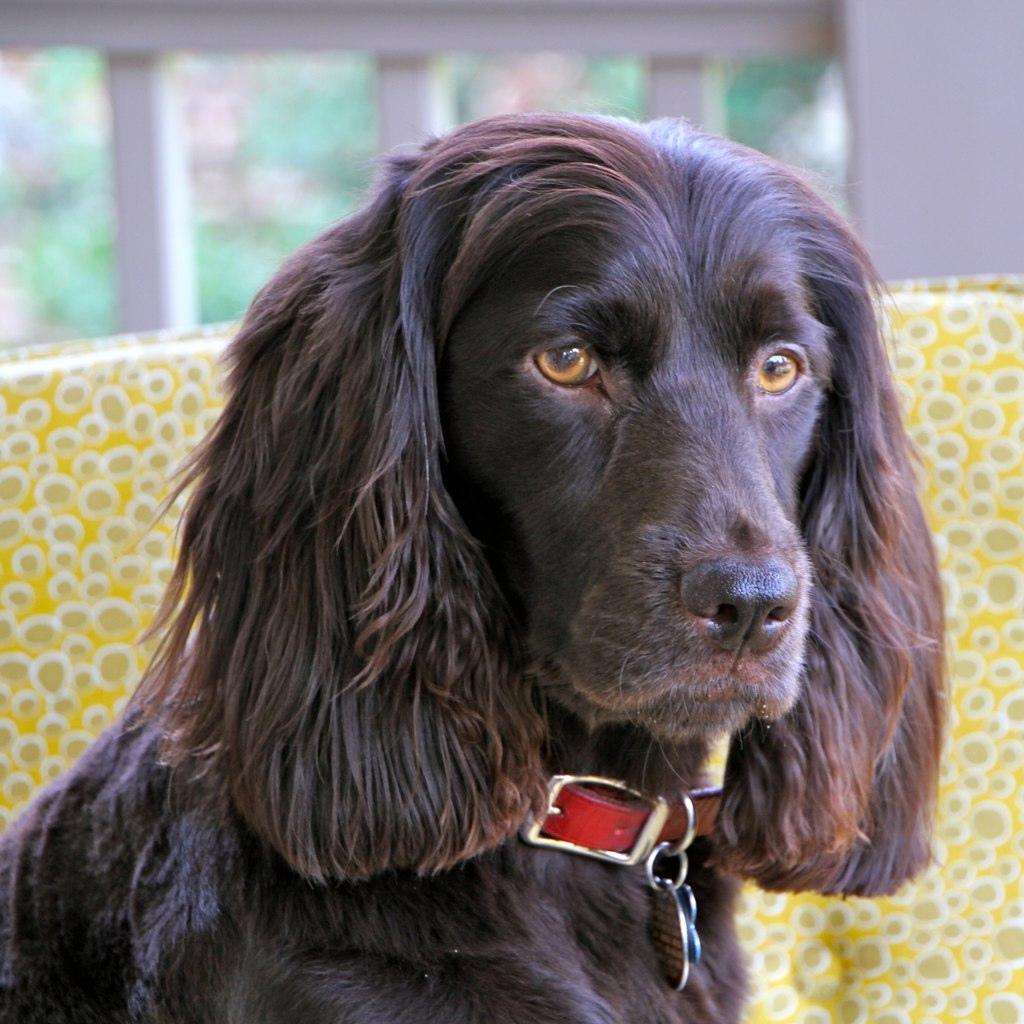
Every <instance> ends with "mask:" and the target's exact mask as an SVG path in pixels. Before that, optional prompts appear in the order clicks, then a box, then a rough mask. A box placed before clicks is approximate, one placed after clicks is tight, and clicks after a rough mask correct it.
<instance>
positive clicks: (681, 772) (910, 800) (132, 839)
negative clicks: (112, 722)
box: [0, 115, 944, 1024]
mask: <svg viewBox="0 0 1024 1024" xmlns="http://www.w3.org/2000/svg"><path fill="white" fill-rule="evenodd" d="M872 286H873V281H872V273H871V270H870V268H869V265H868V261H867V259H866V257H865V255H864V253H863V251H862V250H861V249H860V247H859V246H858V245H857V243H856V242H855V241H854V240H853V238H852V237H851V236H850V233H849V231H848V230H847V228H846V227H845V226H844V225H843V223H842V222H841V220H840V218H839V217H838V216H837V215H836V214H835V213H833V212H832V211H831V210H830V209H829V208H828V207H827V206H826V205H825V204H824V203H823V202H822V201H821V200H820V199H819V198H818V197H817V196H816V195H815V194H814V193H813V192H812V191H811V190H810V189H809V188H808V187H807V186H806V185H805V184H804V183H803V182H802V181H801V180H800V179H799V178H797V177H796V176H794V175H793V174H792V173H791V172H789V171H787V170H786V169H784V168H783V167H781V166H779V165H778V164H776V163H773V162H772V161H770V160H768V159H766V158H764V157H761V156H759V155H757V154H755V153H753V152H751V151H749V150H746V149H744V148H743V147H741V146H738V145H734V144H732V143H729V142H725V141H723V140H721V139H717V138H714V137H711V136H708V135H705V134H702V133H700V132H697V131H694V130H692V129H690V128H689V127H687V126H686V125H685V124H682V123H679V122H674V121H667V120H666V121H655V122H652V123H651V124H648V125H636V124H633V123H630V122H627V121H623V120H617V119H612V118H602V117H570V116H555V115H529V116H509V117H498V118H492V119H488V120H485V121H481V122H477V123H474V124H471V125H468V126H465V127H463V128H461V129H459V130H458V131H456V132H454V133H453V134H451V135H450V136H447V137H444V138H440V139H435V140H432V141H431V142H429V143H427V144H426V145H425V146H424V147H423V148H422V150H421V151H420V152H418V153H416V154H414V155H402V156H392V157H390V158H388V159H387V161H386V162H385V168H384V175H383V178H382V180H381V182H380V183H379V185H378V187H377V189H376V191H375V193H374V195H373V196H372V198H371V199H370V201H369V202H368V204H367V205H366V206H365V207H364V208H363V209H362V210H361V211H360V212H358V213H357V214H355V215H354V216H352V217H350V218H349V219H348V220H346V221H344V222H342V223H341V224H339V225H337V226H335V227H333V228H331V229H330V230H329V231H327V232H326V233H324V234H323V235H322V236H320V237H319V238H317V239H316V240H315V241H313V242H311V243H310V244H309V245H307V246H306V247H305V248H304V249H303V250H301V251H300V252H299V253H297V254H296V255H295V256H293V257H292V258H291V259H290V260H289V261H288V262H287V263H286V265H285V266H284V267H283V268H282V270H281V271H280V272H279V273H278V275H277V276H276V277H275V278H274V279H273V281H272V282H271V283H270V284H269V285H267V287H266V288H265V289H264V290H263V291H262V292H261V293H260V295H259V296H258V297H257V298H256V300H255V302H254V303H253V306H252V308H251V309H250V311H249V313H248V315H247V317H246V319H245V322H244V324H243V326H242V329H241V331H240V333H239V335H238V337H237V338H236V339H235V341H234V343H233V344H232V346H231V349H230V351H229V353H228V362H229V367H230V376H229V383H228V402H227V406H226V408H225V410H224V413H223V415H222V416H221V418H220V419H219V421H218V423H217V425H216V427H215V428H214V430H213V431H212V433H211V434H210V436H209V437H208V438H207V439H206V441H205V442H204V443H203V445H202V446H201V447H200V448H199V449H198V450H197V452H196V453H195V454H194V456H193V457H192V459H191V460H190V462H189V464H188V467H187V471H186V474H185V476H184V479H183V482H182V487H183V488H184V487H188V488H190V489H191V494H190V499H189V504H188V508H187V512H186V514H185V518H184V523H183V527H182V534H181V542H182V543H181V555H180V560H179V562H178V567H177V571H176V574H175V576H174V580H173V582H172V584H171V586H170V588H169V591H168V594H167V598H166V601H165V604H164V606H163V610H162V617H161V627H162V628H164V629H165V630H166V632H165V637H164V641H163V646H162V648H161V650H160V653H159V655H158V657H157V658H156V659H155V660H154V662H153V664H152V665H151V666H150V669H149V671H148V673H147V674H146V677H145V678H144V680H143V682H142V684H141V687H140V689H139V691H138V693H137V694H136V697H135V698H134V700H133V703H132V705H131V706H130V709H129V713H128V714H127V716H126V718H125V719H124V721H123V722H121V723H119V724H118V725H117V726H115V727H114V728H113V729H111V730H110V731H109V732H108V733H107V734H106V735H105V736H104V737H103V738H102V739H100V740H99V741H98V743H97V744H96V745H95V747H93V748H92V749H91V750H90V751H89V752H88V753H87V754H86V756H85V757H84V758H83V759H82V760H81V762H80V763H79V764H78V765H77V767H76V768H75V769H74V770H73V771H72V772H71V773H70V774H69V775H68V776H67V777H65V778H63V779H61V780H59V781H58V782H57V783H55V784H54V785H52V786H50V787H49V788H48V789H47V790H46V791H45V792H44V793H42V794H41V795H40V797H39V798H38V799H37V800H36V801H35V803H34V804H33V805H32V807H31V808H30V810H29V811H27V812H26V813H25V814H24V815H23V816H22V817H21V819H20V820H19V821H18V822H17V823H16V824H15V825H14V826H13V828H12V829H11V830H10V831H9V833H8V834H7V835H6V836H4V838H3V840H2V842H0V899H2V903H0V907H2V908H3V910H2V917H0V1019H2V1020H3V1021H5V1022H6V1021H17V1022H19V1024H36V1022H47V1024H60V1022H92V1021H95V1022H103V1024H111V1022H116V1021H125V1022H127V1021H147V1022H150V1021H152V1022H181V1024H186V1022H187V1024H200V1022H206V1021H209V1022H214V1021H216V1022H245V1024H252V1022H262V1021H266V1022H292V1021H296V1022H303V1024H306V1022H309V1024H313V1022H328V1021H330V1022H353V1024H355V1022H360V1024H362V1022H366V1024H370V1022H373V1024H383V1022H388V1024H400V1022H409V1024H427V1022H439V1024H440V1022H446V1024H447V1022H453V1021H460V1022H469V1021H473V1022H477V1021H479V1022H493V1021H499V1020H501V1021H509V1022H513V1021H530V1022H533V1024H540V1022H550V1024H566V1022H580V1024H582V1022H587V1024H592V1022H593V1024H596V1022H605V1024H611V1022H630V1024H654V1022H659V1024H660V1022H666V1021H688V1022H702V1024H726V1022H732V1021H736V1020H738V1019H739V1017H740V1014H741V1011H742V1007H743V1001H744V970H743V965H742V961H741V956H740V953H739V950H738V948H737V945H736V941H735V937H734V929H733V923H732V914H733V906H732V904H733V895H734V891H735V888H736V884H737V883H736V881H735V879H736V877H747V878H753V879H755V880H757V881H758V882H759V883H760V884H762V885H764V886H767V887H769V888H774V889H793V890H799V889H813V890H817V891H821V892H830V893H840V892H846V893H861V894H867V895H872V894H877V893H884V892H890V891H892V890H893V889H895V888H896V887H897V886H898V885H899V884H900V883H901V882H903V881H904V880H905V879H907V878H909V877H910V876H911V875H913V874H914V873H915V872H916V871H918V870H919V869H920V868H922V867H923V866H924V865H925V864H926V863H927V862H928V858H929V828H930V821H931V810H932V804H933V799H934V792H935V785H936V773H937V763H938V757H939V750H940V746H941V733H942V723H943V718H944V687H943V682H942V663H941V642H940V638H941V633H942V619H941V601H940V597H939V591H938V585H937V577H936V568H935V559H934V556H933V552H932V547H931V542H930V539H929V535H928V531H927V529H926V527H925V524H924V521H923V518H922V515H921V510H920V508H919V505H918V503H917V500H916V499H915V496H914V485H913V480H912V476H911V473H910V468H909V462H908V451H907V442H906V438H905V436H904V433H903V430H902V428H901V425H900V421H899V414H898V410H897V403H896V398H895V394H894V391H893V386H892V383H891V380H890V375H889V369H888V364H887V360H886V355H885V352H884V350H883V346H882V343H881V341H880V339H879V334H878V327H877V324H876V318H875V314H874V310H873V306H872ZM725 733H731V734H732V736H733V740H732V746H731V752H730V755H729V761H728V767H727V772H726V780H725V794H724V798H723V801H722V805H721V809H720V811H719V814H718V819H717V824H716V827H715V832H714V835H713V836H711V837H709V838H704V839H698V840H697V841H696V842H695V843H694V845H693V846H692V848H691V849H690V856H689V864H690V871H689V879H688V881H689V883H690V885H691V886H692V889H693V892H694V893H695V895H696V902H697V906H698V911H699V917H698V922H697V924H698V928H699V932H700V936H701V939H702V941H703V945H704V957H703V960H702V961H701V963H700V964H699V965H696V966H694V968H693V970H692V972H691V976H690V979H689V983H688V985H687V987H686V989H685V990H684V991H683V992H682V993H681V994H679V993H676V992H674V991H672V990H671V989H670V988H669V986H667V985H666V984H665V982H664V980H663V979H662V976H661V972H660V971H659V968H658V962H657V959H656V955H655V951H654V947H653V945H652V942H651V937H650V920H649V918H650V910H649V903H648V899H647V882H646V881H645V878H644V873H643V870H642V869H639V868H624V867H621V866H618V865H615V864H609V863H601V862H599V861H596V860H593V859H590V858H587V857H577V856H571V855H568V854H566V853H564V852H561V851H559V850H549V849H538V848H535V847H532V846H529V845H527V844H525V843H523V842H521V841H520V840H519V838H518V832H519V829H520V828H521V826H522V825H523V823H524V821H525V820H526V819H527V817H528V815H529V814H530V813H531V812H533V813H535V814H540V813H543V812H544V810H545V803H546V800H547V796H546V794H547V784H548V780H549V778H550V777H551V775H552V774H553V773H556V772H573V773H579V772H587V773H589V774H596V775H600V776H603V777H608V778H612V779H619V780H624V781H625V782H626V783H628V784H630V785H631V786H633V787H635V788H637V789H638V790H641V791H643V792H644V793H646V794H651V795H659V794H661V795H665V796H671V795H672V794H673V793H674V792H675V791H676V790H678V789H680V788H688V787H692V786H694V785H697V784H698V783H699V782H700V780H701V778H702V772H703V767H704V762H705V760H706V757H707V753H708V749H709V745H710V744H711V743H712V741H713V740H714V739H715V738H716V737H718V736H721V735H722V734H725Z"/></svg>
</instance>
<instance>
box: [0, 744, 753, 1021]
mask: <svg viewBox="0 0 1024 1024" xmlns="http://www.w3.org/2000/svg"><path fill="white" fill-rule="evenodd" d="M154 753H155V748H154V742H153V737H152V735H150V734H149V733H148V731H147V730H141V731H138V732H136V733H134V734H128V735H126V734H125V733H124V732H123V731H122V730H120V729H115V730H113V731H112V732H111V733H109V734H108V735H107V736H105V737H104V738H103V739H102V740H101V741H100V742H99V743H98V744H97V746H96V747H95V748H94V750H93V751H91V752H90V754H89V755H88V756H87V757H86V758H85V759H84V760H83V762H82V763H81V764H80V766H79V767H78V769H76V770H75V771H74V772H72V773H71V774H70V775H69V776H68V777H67V779H65V780H62V781H61V782H60V783H58V784H57V785H56V786H55V787H53V789H52V790H51V791H50V793H49V794H48V797H47V798H45V799H44V800H43V801H42V802H40V803H39V804H37V805H36V808H35V809H34V811H33V812H32V813H30V814H28V815H26V817H25V818H24V819H23V820H22V821H21V822H19V825H18V827H17V828H16V829H14V830H12V832H11V833H10V834H9V835H8V836H6V837H5V838H4V843H3V845H4V846H6V847H7V849H6V850H5V851H3V852H4V854H5V856H4V857H3V860H4V861H6V862H7V863H8V864H10V865H12V866H13V869H12V871H11V874H10V876H9V877H6V878H0V889H2V890H5V891H3V893H2V895H3V899H4V904H5V906H6V907H7V908H9V909H10V911H11V913H10V914H9V915H7V914H5V915H4V920H2V921H0V1020H8V1019H9V1020H18V1021H19V1022H21V1024H36V1022H37V1021H38V1022H42V1021H46V1022H47V1024H61V1022H64V1021H67V1022H71V1021H75V1022H77V1021H93V1020H95V1021H99V1020H103V1021H104V1022H107V1024H111V1022H116V1021H146V1022H150V1021H152V1022H161V1024H165V1022H166V1024H186V1022H187V1024H205V1022H207V1021H209V1022H210V1024H213V1022H214V1021H216V1022H218V1024H223V1022H231V1024H235V1022H237V1024H243V1022H244V1024H256V1022H266V1024H292V1022H296V1021H302V1022H303V1024H319V1022H321V1021H322V1022H325V1024H326V1022H332V1024H342V1022H346V1024H348V1022H351V1024H363V1022H365V1024H371V1022H372V1024H385V1022H395V1024H398V1022H406V1021H408V1022H410V1024H411V1022H414V1021H415V1022H416V1024H430V1022H435V1021H436V1022H438V1024H441V1022H446V1024H450V1022H457V1021H464V1022H476V1021H480V1022H483V1021H507V1022H517V1021H530V1022H532V1024H542V1022H551V1024H556V1022H557V1024H576V1022H579V1024H584V1022H586V1024H597V1022H600V1024H620V1022H623V1024H624V1022H629V1024H663V1022H664V1024H669V1022H677V1021H678V1022H691V1021H693V1022H696V1021H702V1020H709V1019H714V1020H716V1021H719V1020H723V1021H727V1020H730V1019H733V1018H738V1015H739V1012H740V1009H741V1008H742V1001H743V979H742V976H741V973H740V969H739V967H738V966H737V965H738V963H739V962H740V958H739V957H738V956H737V955H736V951H735V949H734V944H735V939H734V937H733V934H732V925H731V920H730V919H731V912H732V907H731V904H732V890H733V885H732V883H730V882H728V881H726V880H724V879H722V878H721V877H720V876H717V875H716V874H714V873H713V872H712V871H711V870H710V869H708V868H706V867H703V866H702V865H701V860H702V859H703V856H702V853H703V851H702V850H701V849H700V848H699V847H698V848H697V849H696V850H695V851H694V856H693V861H694V868H693V872H692V881H693V883H694V888H695V890H696V892H697V896H698V901H699V904H700V913H701V921H700V925H701V935H702V939H703V941H704V945H705V961H704V963H703V964H702V965H701V967H700V968H699V969H698V970H697V971H695V972H694V975H693V977H692V978H691V981H690V985H689V987H688V989H687V992H686V993H685V995H684V996H682V997H680V996H677V995H675V994H674V993H672V992H670V990H669V989H668V987H667V986H666V985H665V983H664V982H663V981H662V980H661V977H660V974H659V971H658V965H657V960H656V956H655V953H654V950H653V947H652V946H651V943H650V939H649V936H648V897H647V892H646V889H645V882H644V879H643V875H642V871H640V870H636V869H622V868H618V867H615V866H610V865H605V864H601V863H597V862H593V861H590V860H586V859H584V858H578V857H572V856H567V855H565V854H562V853H553V852H548V851H541V850H535V849H532V848H528V847H525V846H523V845H520V844H519V843H518V842H516V841H512V842H510V843H509V844H507V845H506V847H504V848H502V849H500V850H498V851H495V852H493V853H491V854H487V855H484V856H482V857H479V858H476V859H475V860H473V861H471V862H468V863H466V864H465V865H463V866H462V867H460V868H456V869H455V870H453V871H450V872H447V873H443V874H440V875H437V876H435V877H432V878H427V879H418V878H416V877H414V876H411V875H408V874H404V873H395V874H385V875H382V876H379V877H377V878H375V879H372V880H371V881H369V882H362V883H353V884H334V885H328V886H322V885H321V886H314V885H310V884H309V883H308V882H305V881H303V880H302V879H301V878H299V877H298V876H297V875H295V874H293V873H291V872H290V871H288V870H287V869H286V868H285V867H283V866H282V865H281V864H280V862H278V861H277V860H276V859H275V858H273V857H272V856H270V855H268V854H266V853H265V852H264V851H263V850H262V849H261V848H259V847H258V846H257V845H256V844H255V842H254V841H252V840H249V839H247V838H246V833H245V832H244V831H243V830H241V829H235V828H233V827H232V826H230V825H225V824H224V823H223V822H219V821H218V820H217V818H216V817H215V816H214V815H212V814H207V813H204V811H203V810H202V809H201V805H197V804H196V803H195V796H196V794H195V792H194V791H191V790H190V789H186V788H185V787H178V786H176V785H175V784H174V780H173V779H172V778H171V776H170V774H169V772H168V771H167V770H166V769H163V768H160V767H158V766H156V765H155V764H154V763H153V759H154ZM147 761H148V762H150V765H149V767H148V768H147V767H146V763H147ZM119 779H120V780H121V781H120V782H118V780H119ZM129 779H130V780H131V781H130V782H126V780H129ZM102 836H107V837H113V836H116V837H118V841H117V842H116V843H114V842H112V841H111V840H110V839H108V840H107V841H106V843H105V844H104V843H97V838H98V837H102ZM12 854H13V856H12ZM69 894H70V895H71V897H72V898H73V905H69V902H68V900H69ZM42 965H45V969H44V967H43V966H42ZM41 992H45V993H48V997H47V998H46V999H45V1000H44V1001H43V1002H42V1003H40V1002H39V995H40V993H41ZM21 996H24V997H25V1002H24V1003H23V1004H22V1003H21V1002H20V999H21ZM5 1001H6V1002H5ZM730 1011H731V1012H730ZM5 1014H7V1016H5ZM11 1014H13V1016H11Z"/></svg>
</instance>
